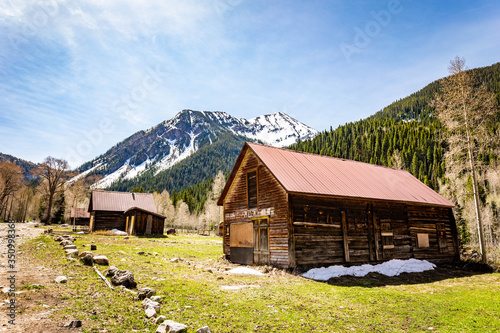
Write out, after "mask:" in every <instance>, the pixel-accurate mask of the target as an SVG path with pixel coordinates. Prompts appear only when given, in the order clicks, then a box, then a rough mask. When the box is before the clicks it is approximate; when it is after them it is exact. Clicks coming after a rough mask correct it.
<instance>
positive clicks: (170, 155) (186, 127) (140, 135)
mask: <svg viewBox="0 0 500 333" xmlns="http://www.w3.org/2000/svg"><path fill="white" fill-rule="evenodd" d="M228 133H229V134H234V135H240V136H243V137H246V138H248V139H251V140H260V141H262V142H263V143H265V144H268V145H272V146H276V147H285V146H288V145H291V144H293V143H295V142H296V141H297V140H298V139H299V138H300V140H306V139H309V138H313V137H314V136H316V135H317V134H318V132H317V131H316V130H314V129H312V128H311V127H309V126H307V125H305V124H303V123H301V122H299V121H297V120H296V119H294V118H292V117H290V116H289V115H287V114H285V113H282V112H278V113H274V114H270V115H264V116H259V117H256V118H252V119H248V120H247V119H244V118H235V117H233V116H231V115H229V114H227V113H225V112H220V111H193V110H183V111H181V112H179V113H178V114H177V115H176V116H175V117H174V118H172V119H170V120H166V121H164V122H162V123H160V124H158V125H157V126H155V127H152V128H150V129H148V130H146V131H139V132H137V133H135V134H133V135H132V136H130V137H128V138H127V139H125V140H123V141H122V142H120V143H118V144H116V145H115V146H113V147H112V148H111V149H109V150H108V151H107V152H106V153H105V154H103V155H101V156H99V157H98V158H96V159H95V160H93V161H90V162H87V163H85V164H84V165H82V166H81V167H80V168H79V169H78V171H80V172H81V174H80V175H78V176H76V177H86V176H88V175H91V174H100V175H103V176H104V177H103V178H102V179H101V180H100V181H98V182H97V183H95V184H94V185H93V186H92V187H93V188H107V187H109V186H110V185H111V184H112V183H113V182H115V181H118V180H120V179H132V178H134V177H137V176H139V175H140V174H142V173H143V172H145V171H148V170H153V172H154V173H155V174H157V173H159V172H160V171H163V170H166V169H168V168H170V167H172V166H173V165H175V164H176V163H178V162H179V161H181V160H183V159H185V158H187V157H188V156H190V155H192V154H193V153H195V152H196V151H197V150H198V149H199V148H201V147H203V146H206V145H211V144H212V143H214V142H216V141H217V140H218V139H219V137H220V136H221V135H225V134H228ZM75 180H76V179H75Z"/></svg>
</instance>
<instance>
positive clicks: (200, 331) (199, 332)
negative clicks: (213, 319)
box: [196, 326, 211, 333]
mask: <svg viewBox="0 0 500 333" xmlns="http://www.w3.org/2000/svg"><path fill="white" fill-rule="evenodd" d="M196 333H211V332H210V328H209V327H208V326H203V327H201V328H198V329H197V330H196Z"/></svg>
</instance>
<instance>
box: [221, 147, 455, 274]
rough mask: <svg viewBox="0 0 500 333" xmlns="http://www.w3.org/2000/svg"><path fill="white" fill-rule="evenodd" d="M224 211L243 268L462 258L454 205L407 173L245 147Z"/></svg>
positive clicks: (230, 253) (230, 249) (232, 249)
mask: <svg viewBox="0 0 500 333" xmlns="http://www.w3.org/2000/svg"><path fill="white" fill-rule="evenodd" d="M218 205H222V206H223V211H224V236H223V237H224V240H223V247H224V253H225V254H226V256H227V257H228V258H229V259H230V260H231V261H233V262H235V263H242V264H271V265H274V266H278V267H283V268H292V267H296V266H301V267H302V266H303V267H312V266H324V265H330V264H337V263H341V264H342V263H364V262H379V261H386V260H390V259H407V258H417V259H429V260H433V261H451V260H454V259H457V258H458V241H457V230H456V224H455V219H454V216H453V213H452V207H453V204H452V203H451V202H449V201H448V200H446V199H445V198H443V197H442V196H440V195H439V194H438V193H436V192H435V191H433V190H432V189H431V188H429V187H427V186H426V185H425V184H423V183H422V182H420V181H419V180H418V179H416V178H415V177H413V176H412V175H411V174H410V173H409V172H407V171H404V170H397V169H391V168H388V167H383V166H378V165H372V164H367V163H362V162H356V161H351V160H345V159H338V158H333V157H327V156H320V155H315V154H308V153H302V152H296V151H292V150H287V149H282V148H275V147H269V146H264V145H260V144H255V143H245V144H244V146H243V148H242V150H241V152H240V154H239V156H238V159H237V161H236V163H235V165H234V168H233V170H232V172H231V175H230V176H229V179H228V182H227V183H226V186H225V187H224V190H223V192H222V194H221V197H220V199H219V201H218Z"/></svg>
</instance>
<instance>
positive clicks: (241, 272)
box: [226, 267, 264, 275]
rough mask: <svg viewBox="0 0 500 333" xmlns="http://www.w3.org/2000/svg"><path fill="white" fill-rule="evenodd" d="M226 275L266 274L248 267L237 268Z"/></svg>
mask: <svg viewBox="0 0 500 333" xmlns="http://www.w3.org/2000/svg"><path fill="white" fill-rule="evenodd" d="M226 273H227V274H238V275H264V273H262V272H259V271H257V270H255V269H252V268H248V267H236V268H233V269H231V270H229V271H227V272H226Z"/></svg>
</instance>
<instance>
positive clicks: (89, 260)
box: [79, 253, 94, 266]
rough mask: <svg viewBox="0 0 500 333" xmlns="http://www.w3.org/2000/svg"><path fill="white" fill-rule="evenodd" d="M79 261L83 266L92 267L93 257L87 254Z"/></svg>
mask: <svg viewBox="0 0 500 333" xmlns="http://www.w3.org/2000/svg"><path fill="white" fill-rule="evenodd" d="M79 258H80V260H81V261H82V262H83V264H84V265H87V266H92V264H93V262H94V260H93V259H94V256H93V255H92V253H87V254H86V255H85V256H84V257H79Z"/></svg>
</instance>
